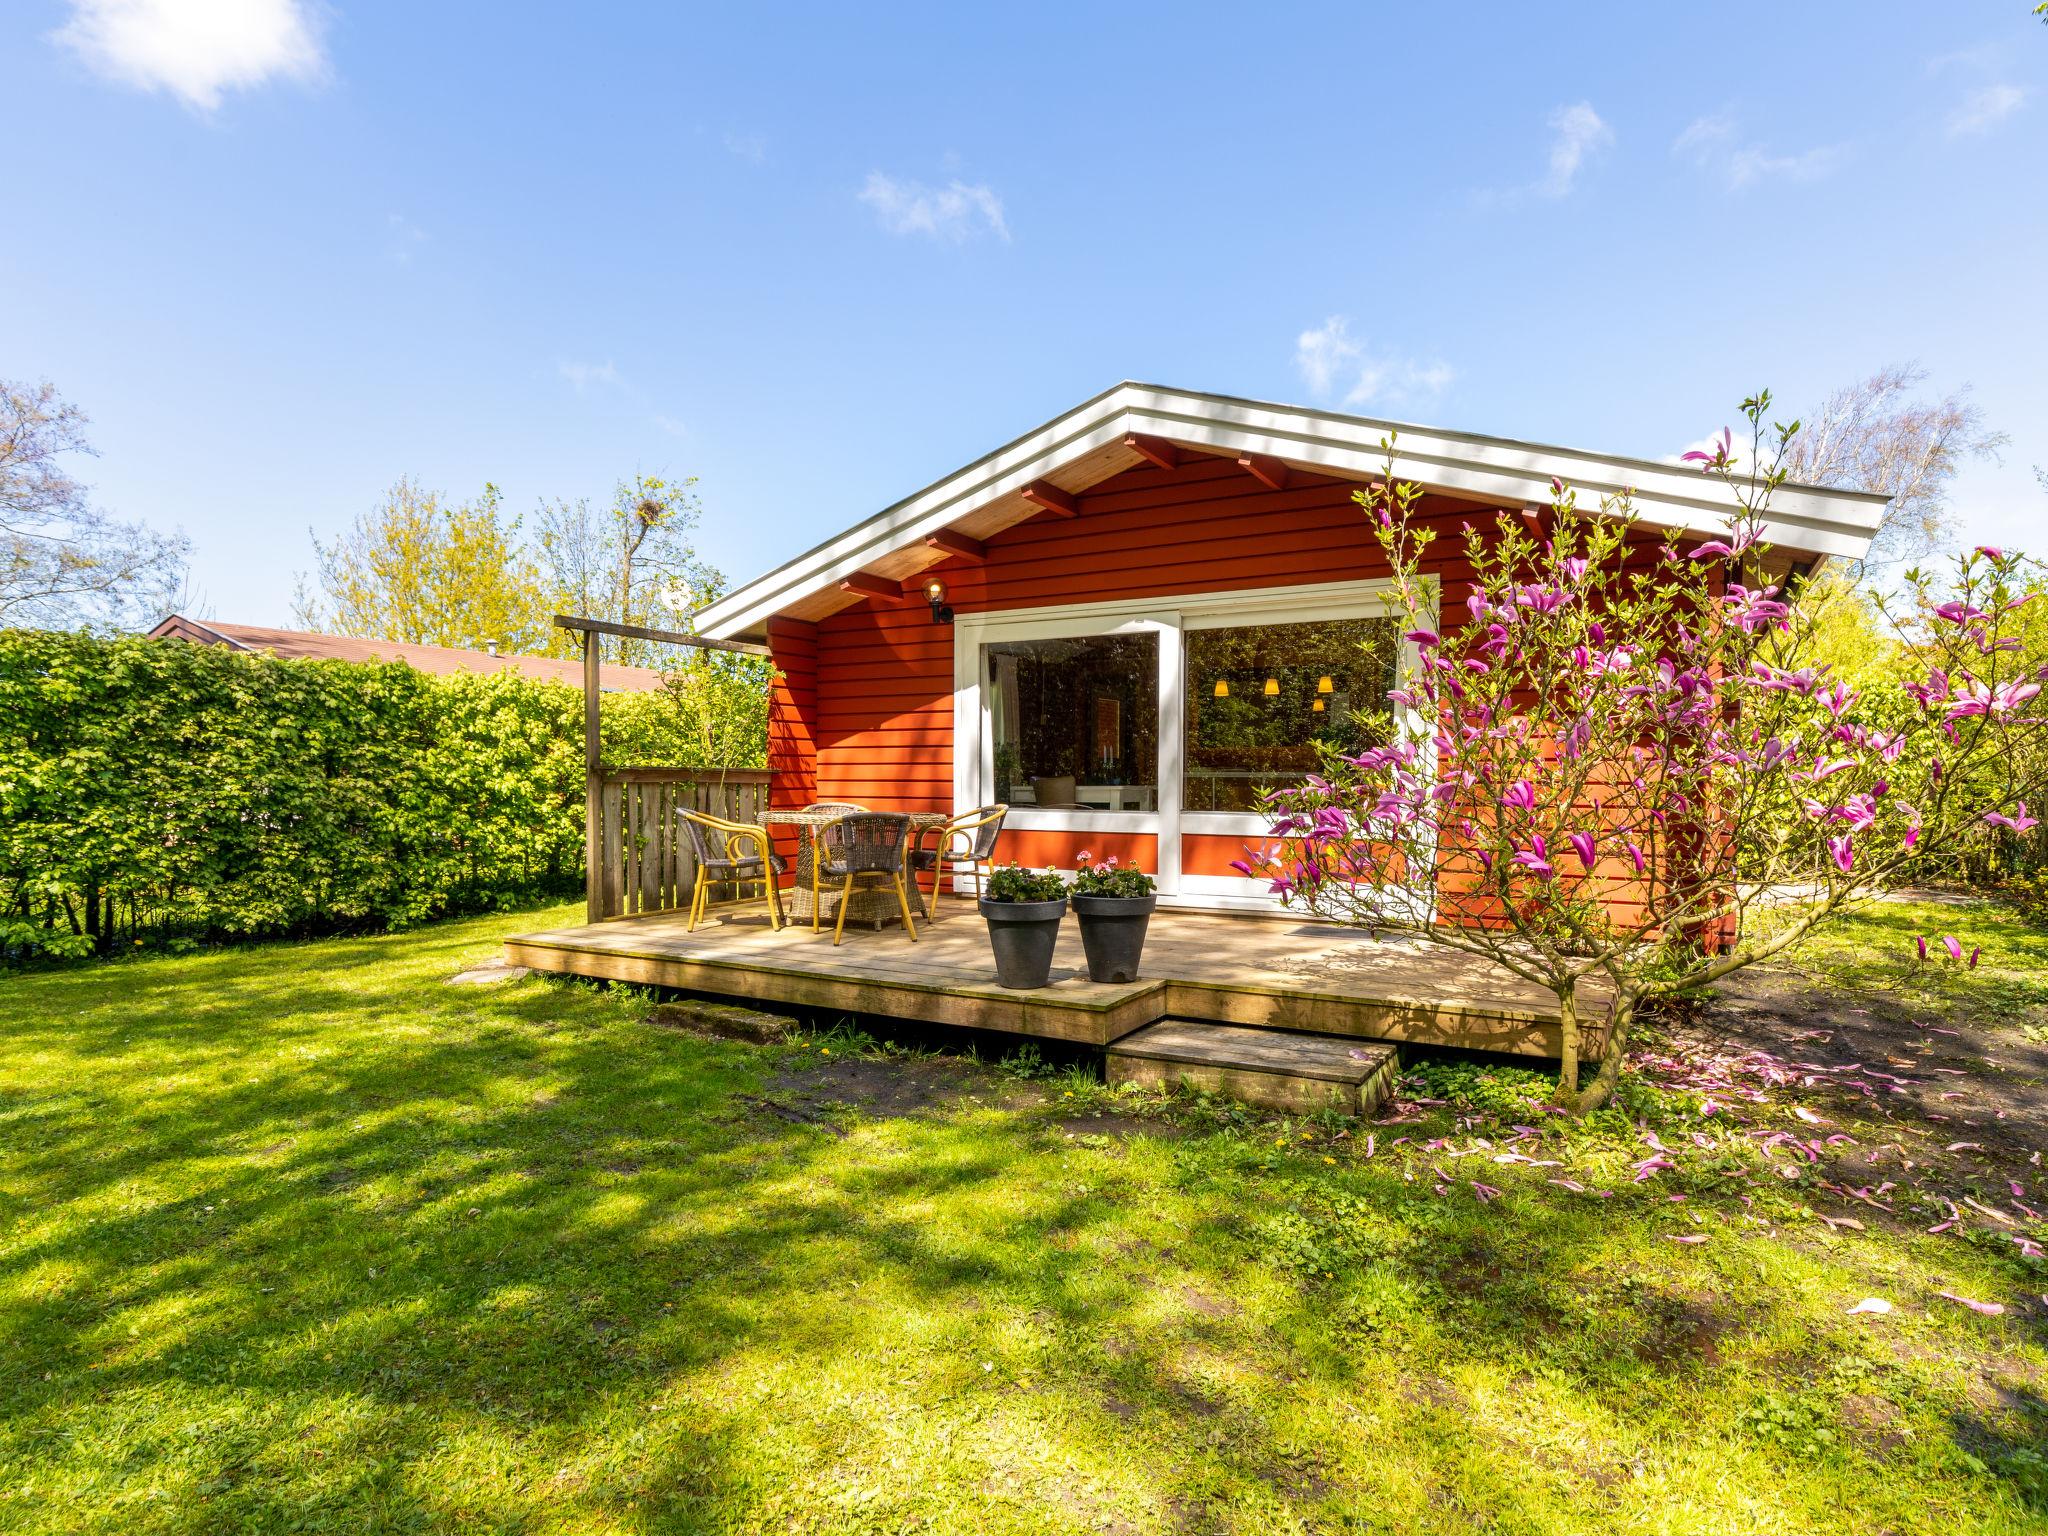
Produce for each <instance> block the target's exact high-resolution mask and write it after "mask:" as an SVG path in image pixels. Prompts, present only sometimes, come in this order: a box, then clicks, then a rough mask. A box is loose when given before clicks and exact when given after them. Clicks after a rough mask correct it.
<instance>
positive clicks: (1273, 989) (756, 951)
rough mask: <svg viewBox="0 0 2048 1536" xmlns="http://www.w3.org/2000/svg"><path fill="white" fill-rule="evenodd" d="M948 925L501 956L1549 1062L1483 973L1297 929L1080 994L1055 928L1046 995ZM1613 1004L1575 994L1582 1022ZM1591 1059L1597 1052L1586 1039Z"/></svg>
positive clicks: (667, 921) (907, 1005)
mask: <svg viewBox="0 0 2048 1536" xmlns="http://www.w3.org/2000/svg"><path fill="white" fill-rule="evenodd" d="M944 911H945V914H946V915H945V917H944V920H943V921H940V922H936V923H932V922H920V923H919V924H918V934H919V937H918V940H917V941H916V942H915V943H913V942H912V941H911V940H910V938H909V937H908V936H907V935H905V934H904V932H903V931H902V929H901V928H898V927H890V928H885V929H882V930H881V931H879V932H865V931H863V932H855V931H853V930H848V932H847V934H846V938H845V942H844V943H843V944H841V945H840V946H839V947H838V948H836V949H835V948H834V947H833V944H832V936H831V933H830V932H829V930H828V931H826V932H824V933H821V934H817V935H813V934H812V933H811V931H810V929H809V927H808V926H807V925H806V926H796V927H791V928H786V929H784V930H783V931H782V932H780V933H776V932H771V931H770V929H769V926H768V922H767V918H766V915H765V913H763V912H762V910H761V908H760V906H759V905H758V904H754V905H753V906H751V907H749V908H746V909H742V910H740V911H738V912H736V913H735V914H734V915H732V916H730V917H723V918H714V919H713V920H712V921H710V922H708V923H704V924H700V925H699V927H698V929H697V931H696V932H695V933H689V932H686V931H685V930H686V919H685V915H684V914H682V913H679V912H665V913H653V914H646V915H642V916H638V917H628V918H617V919H613V920H611V921H608V922H602V923H589V924H583V925H580V926H576V927H570V928H559V929H553V930H549V931H546V932H540V933H525V934H518V935H515V936H513V937H511V938H509V939H507V940H506V941H505V957H506V960H507V961H508V963H511V964H514V965H525V966H530V967H531V968H533V969H534V970H538V971H550V972H555V973H559V974H565V975H576V976H590V977H596V978H600V979H605V980H612V981H628V982H637V983H641V984H644V985H652V986H665V987H675V988H680V989H682V990H686V991H693V992H707V993H711V994H714V995H718V996H724V997H734V998H744V999H747V1000H750V1001H754V1002H767V1003H780V1004H784V1005H786V1006H795V1007H801V1008H811V1009H824V1010H837V1011H843V1012H847V1013H859V1014H873V1015H877V1016H880V1017H885V1018H899V1019H912V1020H917V1021H920V1022H925V1023H932V1024H944V1025H950V1026H953V1027H956V1028H973V1029H990V1030H999V1031H1006V1032H1010V1033H1014V1034H1022V1035H1034V1036H1039V1037H1044V1038H1052V1039H1060V1040H1071V1041H1075V1042H1078V1043H1082V1044H1089V1045H1108V1044H1110V1043H1111V1042H1113V1041H1116V1040H1119V1039H1122V1038H1123V1037H1124V1036H1126V1035H1128V1034H1130V1033H1131V1032H1132V1031H1134V1030H1138V1029H1142V1028H1144V1027H1145V1026H1147V1025H1151V1024H1156V1023H1158V1022H1159V1021H1160V1020H1162V1019H1167V1018H1174V1019H1196V1020H1207V1021H1211V1022H1214V1023H1219V1024H1231V1025H1241V1026H1246V1027H1252V1028H1260V1029H1285V1030H1296V1031H1301V1032H1305V1033H1310V1034H1321V1035H1331V1036H1342V1037H1349V1038H1354V1039H1359V1038H1362V1039H1378V1040H1395V1041H1404V1042H1410V1043H1416V1044H1428V1045H1444V1046H1456V1047H1461V1048H1464V1049H1474V1050H1488V1051H1504V1052H1510V1053H1513V1054H1517V1055H1525V1056H1555V1055H1557V1053H1558V1048H1559V1031H1558V1022H1557V1009H1556V1005H1555V1002H1554V1000H1553V999H1552V998H1551V997H1550V995H1549V994H1548V993H1546V992H1544V991H1543V990H1542V989H1540V988H1538V987H1534V986H1532V985H1530V984H1529V983H1527V982H1525V981H1522V980H1520V979H1519V978H1517V977H1515V976H1513V975H1511V974H1509V973H1507V972H1505V971H1502V970H1500V969H1499V968H1498V967H1494V966H1491V965H1488V964H1487V963H1485V962H1483V961H1480V960H1478V959H1476V958H1473V957H1469V956H1464V955H1459V954H1455V953H1452V952H1448V951H1441V950H1436V949H1432V948H1430V947H1427V946H1422V945H1416V944H1412V943H1393V942H1386V941H1379V940H1374V939H1371V938H1368V937H1366V936H1365V935H1364V934H1362V933H1358V932H1355V931H1352V930H1348V929H1343V928H1336V927H1331V926H1328V925H1325V924H1321V923H1312V922H1301V921H1296V920H1291V919H1286V918H1269V917H1250V916H1226V915H1221V914H1216V913H1202V912H1184V911H1170V910H1162V911H1160V912H1158V913H1157V914H1155V915H1154V917H1153V920H1152V931H1151V934H1150V937H1149V938H1148V940H1147V942H1146V946H1145V965H1144V975H1143V976H1141V977H1140V979H1138V980H1137V981H1134V982H1130V983H1127V984H1123V985H1098V984H1097V983H1094V982H1091V981H1089V980H1088V979H1087V969H1086V963H1085V961H1084V959H1083V957H1082V954H1081V941H1080V931H1079V929H1078V927H1077V926H1076V924H1075V922H1074V920H1073V918H1071V917H1069V918H1068V919H1067V921H1066V922H1065V924H1063V925H1062V927H1061V930H1060V942H1059V948H1058V950H1057V951H1056V953H1055V955H1054V959H1053V974H1052V985H1051V986H1049V987H1045V988H1043V989H1041V990H1038V991H1034V992H1011V991H1006V990H1005V989H1004V988H1002V987H999V986H997V985H996V984H995V968H994V961H993V959H992V957H991V955H990V952H989V943H988V933H987V929H986V927H985V925H984V924H983V923H982V921H981V918H980V916H979V915H978V914H977V913H976V912H975V910H974V907H973V905H972V903H970V902H966V901H958V900H954V899H952V898H948V899H947V900H946V902H945V905H944ZM1605 1002H1606V1000H1605V998H1604V996H1603V995H1601V994H1600V993H1599V992H1597V991H1596V990H1594V989H1592V988H1590V987H1587V988H1584V989H1582V993H1581V998H1580V1010H1581V1016H1582V1017H1587V1018H1596V1019H1597V1018H1599V1017H1601V1016H1602V1015H1603V1013H1604V1011H1605ZM1587 1033H1588V1035H1589V1037H1590V1038H1588V1039H1587V1040H1586V1041H1585V1043H1584V1048H1585V1049H1586V1050H1587V1051H1588V1052H1592V1051H1596V1050H1597V1049H1598V1047H1599V1043H1600V1042H1599V1031H1598V1029H1597V1028H1596V1029H1591V1030H1589V1031H1588V1032H1587Z"/></svg>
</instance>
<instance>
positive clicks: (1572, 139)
mask: <svg viewBox="0 0 2048 1536" xmlns="http://www.w3.org/2000/svg"><path fill="white" fill-rule="evenodd" d="M1550 131H1551V133H1552V135H1553V137H1552V138H1551V141H1550V170H1549V173H1548V174H1547V175H1545V176H1544V178H1543V180H1542V181H1541V182H1539V183H1538V184H1537V188H1536V190H1537V191H1539V192H1541V193H1542V194H1543V195H1544V196H1545V197H1563V196H1564V195H1565V194H1566V193H1567V192H1569V191H1571V189H1572V183H1573V182H1575V181H1577V180H1578V176H1579V171H1580V170H1581V168H1583V167H1584V165H1585V163H1586V160H1587V158H1588V157H1589V156H1591V155H1593V154H1594V153H1595V152H1597V151H1599V150H1602V149H1605V148H1607V147H1608V146H1609V145H1611V144H1612V143H1613V142H1614V130H1613V129H1612V128H1610V127H1608V126H1607V124H1606V123H1604V122H1602V121H1601V120H1600V114H1599V113H1598V112H1595V111H1594V110H1593V104H1592V103H1591V102H1590V101H1579V102H1574V103H1572V105H1570V106H1568V107H1559V108H1558V109H1557V110H1556V111H1555V112H1553V113H1551V114H1550Z"/></svg>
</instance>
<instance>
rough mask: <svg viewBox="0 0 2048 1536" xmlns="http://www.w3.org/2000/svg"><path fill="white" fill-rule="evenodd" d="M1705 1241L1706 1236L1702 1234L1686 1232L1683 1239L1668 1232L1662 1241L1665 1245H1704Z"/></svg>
mask: <svg viewBox="0 0 2048 1536" xmlns="http://www.w3.org/2000/svg"><path fill="white" fill-rule="evenodd" d="M1706 1240H1707V1234H1706V1233H1704V1232H1688V1233H1686V1234H1685V1235H1684V1236H1683V1237H1680V1236H1676V1235H1674V1234H1672V1233H1670V1232H1666V1233H1665V1234H1664V1241H1665V1242H1667V1243H1704V1242H1705V1241H1706Z"/></svg>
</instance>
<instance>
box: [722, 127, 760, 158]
mask: <svg viewBox="0 0 2048 1536" xmlns="http://www.w3.org/2000/svg"><path fill="white" fill-rule="evenodd" d="M725 152H726V153H727V154H729V155H731V156H732V157H733V158H734V159H735V160H744V161H746V162H747V164H749V165H763V164H765V163H766V162H767V159H768V140H767V139H766V138H764V137H762V136H761V135H760V134H758V133H727V134H726V136H725Z"/></svg>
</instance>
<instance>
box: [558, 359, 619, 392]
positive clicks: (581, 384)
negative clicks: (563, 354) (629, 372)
mask: <svg viewBox="0 0 2048 1536" xmlns="http://www.w3.org/2000/svg"><path fill="white" fill-rule="evenodd" d="M557 368H558V371H559V372H560V373H561V375H562V377H563V378H565V379H567V380H568V381H569V383H570V384H571V386H573V387H574V389H575V391H576V393H577V394H579V395H587V394H589V393H590V391H591V390H593V389H596V388H598V387H599V386H610V385H613V384H617V383H619V382H620V380H619V370H618V369H617V368H616V367H615V366H613V365H612V364H611V363H610V362H608V361H607V362H602V363H573V362H565V363H561V364H558V365H557Z"/></svg>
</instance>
